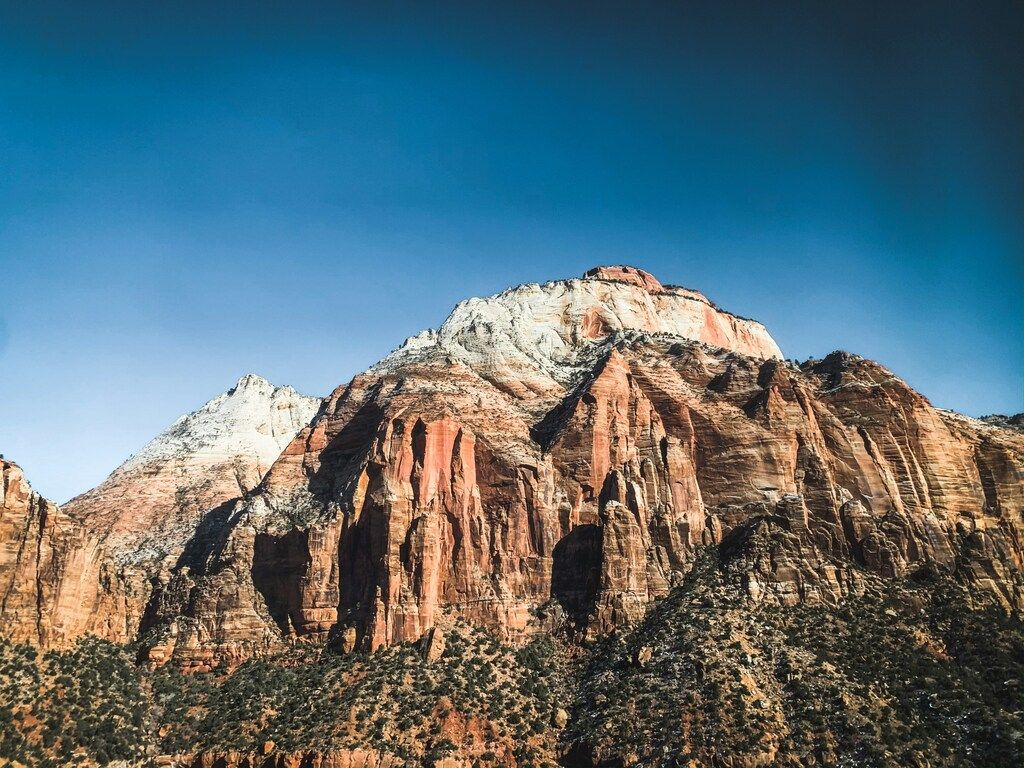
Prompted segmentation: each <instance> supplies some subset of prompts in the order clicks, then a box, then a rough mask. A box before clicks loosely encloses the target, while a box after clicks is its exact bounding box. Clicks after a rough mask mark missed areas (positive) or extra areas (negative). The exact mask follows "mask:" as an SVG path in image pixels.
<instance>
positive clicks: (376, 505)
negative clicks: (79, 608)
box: [114, 267, 1024, 668]
mask: <svg viewBox="0 0 1024 768" xmlns="http://www.w3.org/2000/svg"><path fill="white" fill-rule="evenodd" d="M780 358H781V353H780V352H779V351H778V347H777V346H776V345H775V343H774V341H772V340H771V337H770V336H769V335H768V334H767V331H765V330H764V328H763V327H762V326H760V325H759V324H757V323H754V322H753V321H746V320H741V319H739V318H735V317H733V316H731V315H727V314H726V313H724V312H721V311H720V310H717V309H716V308H715V307H714V306H713V305H712V304H711V303H710V302H709V301H708V300H707V299H706V298H704V297H703V296H701V295H700V294H698V293H696V292H693V291H688V290H687V289H682V288H673V287H664V286H661V284H660V283H658V281H657V280H655V279H654V278H653V277H652V276H650V275H648V274H647V273H644V272H642V271H640V270H635V269H632V268H625V267H614V268H599V269H598V270H594V271H592V272H591V273H588V277H586V278H585V279H582V280H570V281H562V282H557V283H548V284H545V285H543V286H538V285H529V286H521V287H520V288H516V289H511V290H510V291H506V292H504V293H502V294H499V295H498V296H495V297H491V298H488V299H473V300H470V301H467V302H463V303H462V304H460V305H459V307H457V308H456V309H455V311H454V312H453V313H452V315H451V316H450V317H449V319H448V320H447V321H446V322H445V324H444V325H442V327H441V328H440V329H439V330H437V331H428V332H425V333H423V334H420V335H419V336H417V337H413V338H412V339H410V340H409V341H407V342H406V344H405V345H404V346H403V347H402V348H400V349H399V350H397V351H396V352H394V353H392V354H391V355H389V356H388V357H387V358H385V359H384V360H383V361H381V362H380V363H378V364H377V365H375V366H373V367H372V368H371V369H370V370H368V371H367V372H365V373H363V374H361V375H359V376H357V377H355V378H354V379H353V380H352V381H351V382H349V383H348V384H347V385H345V386H343V387H339V388H338V389H337V390H336V391H335V392H334V393H333V394H332V395H331V396H330V397H329V398H328V399H327V400H326V401H325V402H324V404H323V406H322V408H321V409H320V411H319V413H318V414H317V415H316V417H315V418H313V419H312V420H311V421H310V423H309V424H308V425H307V426H305V427H304V428H303V429H302V430H301V431H299V433H298V434H297V435H296V436H295V438H294V439H293V440H291V442H290V443H288V444H287V446H286V447H285V448H284V450H283V452H282V453H281V455H280V456H279V458H277V460H276V461H275V462H274V463H273V465H272V466H271V467H270V470H269V472H267V474H266V476H265V477H264V478H263V480H262V483H260V485H259V486H258V487H257V488H256V489H255V490H254V491H251V492H248V493H244V494H241V498H239V499H237V500H228V499H219V500H216V503H217V506H215V507H214V508H213V509H212V511H210V512H207V513H206V514H205V515H202V514H200V515H198V516H197V517H196V518H193V519H192V522H190V524H189V525H190V526H191V528H190V529H189V530H191V531H193V533H191V534H190V537H186V538H185V539H183V540H182V543H181V548H180V555H178V556H177V557H176V558H175V560H174V561H173V562H172V563H169V564H167V565H166V566H165V567H164V568H163V569H161V570H160V571H159V573H158V576H156V577H154V579H153V583H154V584H155V587H154V591H153V593H152V597H151V598H150V599H149V602H148V606H147V608H146V611H145V615H144V617H142V619H141V632H142V633H143V635H144V636H145V638H146V641H147V644H148V646H149V647H150V659H151V660H152V661H153V662H155V663H159V662H162V661H164V660H166V659H167V658H170V657H174V658H175V659H176V660H177V661H178V662H180V663H182V664H183V665H185V666H188V667H193V668H206V667H208V666H210V665H211V664H213V663H214V662H215V661H216V660H219V659H226V660H229V661H230V660H235V659H240V658H244V657H246V656H249V655H252V654H255V653H261V652H264V651H267V650H271V649H274V648H277V647H280V646H282V645H284V644H286V643H287V642H290V641H291V640H292V639H294V638H309V639H317V640H331V641H332V642H334V643H336V644H337V645H339V646H340V647H342V648H345V649H354V648H361V649H375V648H379V647H381V646H383V645H389V644H393V643H398V642H403V641H409V640H415V639H417V638H419V637H421V636H422V635H423V634H424V633H425V632H427V631H428V630H429V629H430V628H431V627H432V626H434V625H435V624H436V623H437V622H438V621H439V620H441V619H442V618H443V617H445V616H446V615H448V614H456V615H458V616H461V617H463V618H465V619H467V620H469V621H471V622H474V623H477V624H481V625H484V626H486V627H488V628H490V629H492V630H494V631H496V632H497V633H498V634H499V635H501V636H502V637H504V638H506V639H511V640H518V639H521V638H523V637H525V636H527V635H529V634H531V633H533V632H536V631H538V630H541V629H544V628H548V627H550V626H552V624H557V623H559V622H562V621H565V622H567V625H568V626H569V627H571V628H572V630H573V631H575V632H577V633H579V634H580V635H585V636H595V635H598V634H600V633H603V632H606V631H607V630H609V629H610V628H612V627H614V626H616V625H619V624H622V623H625V622H632V621H635V620H637V619H638V618H640V617H641V616H642V615H643V614H644V612H645V611H646V609H647V607H648V606H649V605H650V603H651V601H653V600H654V599H655V598H658V597H660V596H663V595H665V594H667V593H668V591H669V590H670V589H671V588H672V586H673V585H675V584H677V583H678V582H679V581H680V580H681V579H682V577H683V576H684V575H685V573H686V572H687V571H688V569H689V568H690V566H691V564H692V562H693V560H694V557H695V554H696V552H697V550H698V549H699V548H700V547H701V546H703V545H706V544H712V543H720V544H721V545H722V546H723V547H724V548H726V549H727V550H729V551H735V552H737V553H742V554H741V555H737V556H736V557H735V558H733V560H732V561H731V562H732V563H733V565H732V574H733V577H734V578H735V579H737V580H739V582H740V583H741V585H742V587H743V588H744V589H745V591H746V592H747V593H748V594H749V595H750V596H751V597H752V598H754V599H757V600H776V601H780V602H784V603H794V602H798V601H803V600H819V601H832V600H835V599H837V598H839V597H840V596H842V595H844V594H848V593H850V592H856V591H858V590H859V589H860V586H861V582H862V580H863V577H862V576H861V574H863V573H864V572H865V571H869V572H873V573H877V574H880V575H883V576H886V577H892V578H896V577H901V576H904V575H906V574H908V573H910V572H912V571H914V570H916V569H918V568H920V567H922V566H924V565H926V564H927V565H928V566H929V567H933V568H936V569H939V570H942V571H946V572H949V573H953V574H955V575H957V576H958V577H959V578H961V579H962V580H963V581H964V582H965V583H967V584H969V585H970V586H971V588H972V589H976V590H984V591H986V592H988V593H993V594H995V595H996V596H997V597H998V598H999V599H1000V600H1001V601H1002V602H1003V603H1004V604H1006V605H1008V606H1016V607H1024V591H1022V590H1024V580H1022V576H1021V572H1022V563H1024V549H1022V547H1024V529H1022V528H1024V520H1022V511H1024V434H1022V433H1021V432H1020V431H1019V430H1014V429H1006V428H1002V427H998V426H992V425H988V424H985V423H982V422H979V421H975V420H972V419H967V418H965V417H961V416H958V415H956V414H950V413H945V412H940V411H938V410H936V409H935V408H933V407H932V406H931V405H930V404H929V403H928V402H927V401H926V400H925V399H924V398H923V397H921V396H920V395H918V394H917V393H915V392H914V391H913V390H911V389H910V388H909V387H907V386H906V385H905V384H904V383H903V382H902V381H900V380H899V379H897V378H896V377H894V376H893V375H892V374H891V373H890V372H888V371H886V370H885V369H884V368H882V367H881V366H879V365H877V364H875V363H872V362H870V361H866V360H863V359H861V358H858V357H855V356H851V355H847V354H844V353H834V354H832V355H830V356H829V357H827V358H825V359H824V360H821V361H810V362H808V363H805V364H803V365H800V366H797V365H794V364H791V363H787V362H784V361H782V360H781V359H780ZM242 490H245V491H248V490H249V489H248V488H245V489H242ZM236 495H238V494H236ZM115 506H116V505H115ZM209 507H213V500H211V502H210V503H209V505H208V508H209ZM114 514H115V516H116V515H117V514H120V513H118V512H116V510H115V511H114ZM765 531H771V534H772V535H771V536H768V535H764V532H765ZM130 539H131V536H128V540H130ZM730 548H731V549H730ZM129 624H130V622H129Z"/></svg>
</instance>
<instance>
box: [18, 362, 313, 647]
mask: <svg viewBox="0 0 1024 768" xmlns="http://www.w3.org/2000/svg"><path fill="white" fill-rule="evenodd" d="M319 406H320V400H319V399H318V398H314V397H306V396H304V395H300V394H298V393H296V392H295V390H293V389H292V388H291V387H275V386H273V385H272V384H270V383H269V382H268V381H266V380H265V379H263V378H261V377H259V376H255V375H252V374H250V375H247V376H244V377H242V378H241V379H240V380H239V381H238V383H237V384H236V385H235V386H234V387H233V388H232V389H230V390H228V391H227V392H225V393H224V394H222V395H219V396H218V397H216V398H214V399H213V400H211V401H210V402H208V403H207V404H206V405H204V406H203V407H202V408H200V409H199V410H198V411H195V412H194V413H191V414H188V415H186V416H183V417H181V418H180V419H178V420H177V421H176V422H175V423H174V424H173V425H171V427H169V428H168V429H167V430H166V431H164V432H163V433H161V434H160V435H159V436H157V437H156V438H154V439H153V440H152V441H151V442H149V443H148V444H147V445H146V446H145V447H144V448H142V450H141V451H139V453H138V454H136V455H135V456H133V457H131V458H130V459H128V461H126V462H125V463H124V464H122V465H121V466H120V467H118V468H117V469H116V470H114V472H112V473H111V474H110V476H109V477H108V478H107V479H106V480H104V481H103V482H102V483H101V484H100V485H99V486H97V487H96V488H94V489H92V490H91V491H88V492H86V493H84V494H82V495H80V496H77V497H76V498H74V499H72V500H71V501H69V502H68V503H67V504H65V505H63V507H60V508H58V507H57V505H55V504H53V503H52V502H49V501H47V500H45V499H42V498H41V497H39V496H38V495H36V494H34V493H32V492H31V491H29V490H27V488H28V486H27V483H26V482H25V480H24V478H23V477H22V474H21V471H20V469H19V468H17V467H16V465H13V464H10V465H9V466H10V469H9V470H8V469H5V486H4V487H5V489H7V488H8V486H9V487H10V488H11V489H12V490H11V491H10V492H9V493H8V494H7V496H5V500H6V501H5V504H8V503H9V504H10V506H9V507H8V506H5V508H4V515H3V516H0V525H3V529H2V530H3V534H2V539H0V541H2V543H3V547H4V549H3V553H4V554H3V556H2V558H0V616H2V618H3V620H4V622H5V623H6V628H5V634H6V635H7V636H8V637H11V638H14V639H17V640H27V641H31V642H36V643H39V644H40V645H42V646H44V647H62V646H66V645H68V644H70V643H72V642H74V641H75V640H76V639H77V638H78V637H80V636H82V635H83V634H85V633H92V634H96V635H99V636H101V637H105V638H108V639H111V640H116V641H121V642H124V641H128V640H131V639H132V638H134V637H135V636H136V635H137V633H138V628H139V624H140V622H141V620H142V616H143V613H144V611H145V608H146V605H147V603H148V600H149V598H150V592H151V589H152V585H153V583H154V582H155V581H158V580H159V577H160V574H161V573H162V572H164V571H165V570H166V569H169V568H171V567H173V565H174V564H175V562H176V561H177V558H178V557H179V556H180V554H181V552H182V549H183V547H184V545H185V544H186V542H187V541H188V539H189V538H191V536H192V535H193V534H194V533H195V529H196V526H197V525H198V524H199V523H200V521H201V520H202V518H203V517H204V515H206V514H208V513H210V512H211V510H215V509H217V508H218V507H219V506H220V505H222V504H224V503H225V502H228V501H230V500H231V499H233V498H236V497H239V496H241V495H244V494H245V493H247V492H249V491H251V490H252V489H254V488H255V487H256V486H257V485H258V484H259V482H260V480H261V479H262V477H263V475H264V474H265V472H266V470H267V468H268V467H269V466H270V464H271V463H272V462H273V461H274V459H276V458H277V456H278V454H279V453H280V452H281V448H282V447H283V446H285V445H287V444H288V442H290V440H291V439H292V438H293V437H294V436H295V434H296V432H297V431H298V430H299V429H300V428H301V427H302V426H304V425H305V424H306V423H307V422H308V421H309V420H310V419H311V418H312V416H313V414H315V413H316V410H317V409H318V408H319ZM5 466H6V465H5ZM8 475H9V476H10V479H9V480H8ZM19 489H20V490H19ZM8 497H9V498H8ZM30 553H31V557H30V556H29V554H30ZM16 605H17V606H20V608H18V609H15V608H14V606H16Z"/></svg>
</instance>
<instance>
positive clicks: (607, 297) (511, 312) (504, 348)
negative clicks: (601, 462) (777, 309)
mask: <svg viewBox="0 0 1024 768" xmlns="http://www.w3.org/2000/svg"><path fill="white" fill-rule="evenodd" d="M626 332H640V333H646V334H651V335H668V336H678V337H680V338H682V339H688V340H692V341H699V342H702V343H704V344H708V345H711V346H715V347H720V348H723V349H726V350H728V351H731V352H737V353H739V354H743V355H748V356H750V357H755V358H758V359H772V358H779V359H781V358H782V356H783V355H782V352H781V350H780V349H779V346H778V344H776V343H775V340H774V339H772V337H771V335H770V334H769V333H768V331H767V330H766V329H765V328H764V326H763V325H761V324H760V323H758V322H756V321H754V320H748V319H745V318H742V317H738V316H736V315H732V314H729V313H728V312H725V311H723V310H721V309H719V308H717V307H716V306H715V305H714V304H712V303H711V302H710V301H709V300H708V299H707V298H706V297H705V296H704V295H703V294H701V293H699V292H697V291H692V290H689V289H687V288H681V287H678V286H665V285H663V284H662V283H661V282H660V281H659V280H658V279H657V278H655V277H654V276H653V275H651V274H650V273H648V272H645V271H644V270H641V269H637V268H636V267H630V266H608V267H596V268H594V269H591V270H589V271H588V272H587V273H586V274H585V275H584V276H583V277H582V278H575V279H569V280H558V281H553V282H548V283H544V284H537V283H526V284H524V285H520V286H517V287H515V288H510V289H508V290H506V291H503V292H501V293H498V294H495V295H493V296H488V297H486V298H474V299H468V300H466V301H463V302H461V303H460V304H459V305H458V306H456V307H455V309H454V310H453V311H452V313H451V315H449V316H448V319H447V320H445V322H444V323H443V324H442V325H441V327H440V328H438V329H437V330H428V331H424V332H422V333H420V334H418V335H417V336H413V337H411V338H409V339H407V340H406V342H405V344H403V345H402V347H400V348H399V349H398V350H396V351H395V352H393V353H392V354H391V355H389V356H388V357H386V358H385V359H384V360H382V361H381V362H380V363H378V365H377V366H375V369H376V370H394V369H397V368H399V367H401V366H404V365H407V364H409V363H411V362H415V361H430V360H435V361H442V362H445V363H450V362H459V363H462V364H464V365H467V366H469V367H470V368H471V369H473V370H474V371H476V372H477V373H478V374H480V375H482V376H483V377H484V378H487V379H488V380H491V381H492V382H495V383H497V384H499V385H500V386H501V387H502V388H503V389H506V390H508V391H511V392H513V393H515V394H517V395H520V396H524V397H525V396H529V395H530V393H537V392H542V393H550V392H551V391H552V390H554V389H559V388H564V387H565V386H568V385H571V384H572V383H573V382H574V381H575V380H576V378H577V377H578V374H579V371H580V369H581V367H583V368H585V367H587V366H588V365H589V364H590V363H591V362H592V360H593V357H594V351H595V347H599V346H600V345H602V344H606V343H607V342H609V341H610V340H612V339H613V338H614V337H615V336H616V335H618V334H622V333H626Z"/></svg>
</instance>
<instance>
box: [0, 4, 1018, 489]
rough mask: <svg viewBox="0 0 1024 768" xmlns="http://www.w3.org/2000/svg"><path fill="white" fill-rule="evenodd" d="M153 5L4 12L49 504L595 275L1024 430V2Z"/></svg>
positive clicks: (27, 361) (2, 279)
mask: <svg viewBox="0 0 1024 768" xmlns="http://www.w3.org/2000/svg"><path fill="white" fill-rule="evenodd" d="M145 5H147V4H145V3H132V4H127V3H126V4H114V3H104V2H94V3H82V2H78V3H64V4H56V3H49V2H37V1H33V2H31V3H21V2H19V3H17V4H15V3H11V2H7V0H2V1H0V451H2V452H3V453H5V454H6V456H7V457H8V458H12V459H14V460H16V461H18V462H19V463H21V464H22V466H23V467H24V468H25V470H26V473H27V475H28V477H29V479H30V480H31V482H32V483H33V484H34V486H35V487H36V488H37V490H39V491H40V492H42V493H43V494H45V495H47V496H50V497H52V498H54V499H56V500H58V501H64V500H66V499H67V498H69V497H70V496H72V495H74V494H75V493H77V492H80V491H83V490H85V489H87V488H88V487H90V486H92V485H94V484H95V483H97V482H98V481H99V480H101V479H102V478H103V477H104V476H105V475H106V474H107V473H108V472H109V471H110V470H111V469H112V468H113V467H114V466H116V465H117V464H118V463H120V462H121V461H122V460H123V459H125V458H126V457H127V456H128V455H129V454H131V453H132V452H133V451H135V450H137V449H138V448H139V447H141V446H142V445H143V444H144V443H145V442H146V441H147V440H148V439H150V438H151V437H152V436H154V435H155V434H156V433H157V432H159V431H160V430H161V429H163V428H164V427H165V426H167V424H169V423H170V422H171V421H172V420H173V419H174V418H176V417H177V416H178V415H179V414H181V413H183V412H186V411H189V410H192V409H194V408H196V407H198V406H199V405H201V404H202V403H203V402H204V401H206V400H207V399H209V398H210V397H213V396H214V395H216V394H217V393H219V392H221V391H223V390H225V389H227V388H228V387H230V386H231V385H232V384H233V382H234V381H235V380H236V379H238V377H239V376H241V375H242V374H244V373H246V372H248V371H255V372H258V373H261V374H263V375H264V376H266V377H267V378H269V379H271V380H272V381H274V382H275V383H290V384H292V385H294V386H296V387H297V388H298V389H300V390H301V391H304V392H308V393H315V394H325V393H327V392H328V391H330V390H331V389H332V388H334V387H335V386H337V385H338V384H340V383H343V382H345V381H346V380H347V379H348V378H349V377H350V376H352V375H353V374H354V373H356V372H358V371H359V370H361V369H363V368H365V367H366V366H367V365H369V364H370V363H372V362H374V361H375V360H376V359H378V358H379V357H381V356H382V355H384V354H385V353H386V352H388V351H389V350H390V349H391V348H392V347H394V346H395V345H397V344H398V343H400V342H401V341H402V339H403V338H404V337H406V336H408V335H411V334H413V333H415V332H417V331H419V330H421V329H422V328H425V327H433V326H437V325H438V324H440V323H441V322H442V321H443V320H444V318H445V317H446V315H447V314H448V311H449V310H450V309H451V307H452V306H453V305H454V304H455V303H456V302H457V301H459V300H460V299H462V298H465V297H468V296H473V295H486V294H490V293H494V292H496V291H498V290H501V289H502V288H504V287H507V286H509V285H513V284H517V283H521V282H533V281H536V282H543V281H545V280H547V279H554V278H561V277H570V276H576V275H579V274H580V273H582V272H583V271H584V270H585V269H587V268H589V267H591V266H594V265H597V264H602V263H629V264H634V265H636V266H640V267H643V268H645V269H648V270H650V271H651V272H653V273H654V274H656V275H657V276H658V277H659V278H661V279H662V280H663V281H665V282H672V283H681V284H684V285H688V286H692V287H695V288H698V289H700V290H702V291H704V292H705V293H707V294H708V295H709V296H710V297H711V298H712V299H713V300H715V301H717V302H718V303H719V304H720V305H721V306H723V307H724V308H726V309H729V310H731V311H733V312H736V313H738V314H742V315H746V316H750V317H755V318H757V319H759V320H761V321H762V322H764V323H765V325H767V327H768V328H769V330H770V331H771V332H772V334H773V335H774V336H775V338H776V339H777V340H778V342H779V344H780V345H781V346H782V349H783V351H784V352H785V353H786V354H787V356H789V357H792V358H798V359H804V358H807V357H811V356H815V357H820V356H822V355H824V354H827V353H828V352H829V351H831V350H833V349H839V348H841V349H847V350H850V351H853V352H857V353H859V354H862V355H865V356H868V357H871V358H874V359H877V360H879V361H880V362H882V363H883V364H885V365H887V366H889V367H890V368H891V369H892V370H893V371H895V372H896V373H897V374H898V375H899V376H901V377H903V378H904V379H906V380H907V381H908V382H909V383H910V384H912V385H913V386H914V387H916V388H918V389H919V390H920V391H922V392H923V393H924V394H925V395H926V396H928V397H929V398H930V399H931V401H932V402H933V403H935V404H936V405H938V406H941V407H946V408H954V409H957V410H960V411H963V412H965V413H968V414H971V415H980V414H985V413H992V412H1015V411H1021V410H1024V299H1022V294H1024V181H1022V180H1024V146H1022V145H1024V142H1022V138H1021V136H1022V130H1024V129H1022V125H1024V64H1022V57H1021V55H1020V41H1021V40H1022V39H1024V21H1022V15H1024V11H1022V9H1024V5H1022V4H1021V3H1019V2H1017V3H1005V4H985V3H980V4H979V3H976V2H975V3H963V4H961V5H956V4H945V3H928V4H922V5H920V6H917V7H914V6H912V5H908V4H905V3H898V4H890V3H878V4H873V3H865V2H856V3H807V4H794V5H789V6H787V8H786V9H785V10H780V9H778V8H775V6H777V5H778V4H775V3H758V4H750V5H730V6H729V8H725V6H726V5H728V4H723V3H709V4H699V3H698V4H687V8H686V10H680V9H679V8H678V7H677V8H675V9H674V10H668V9H669V8H670V6H669V5H654V4H650V5H645V4H637V3H628V4H626V3H623V4H620V5H619V6H613V5H602V4H593V3H585V4H584V3H580V4H577V5H573V4H557V3H556V4H552V3H545V4H544V5H539V4H538V5H531V4H522V3H516V4H514V6H513V5H512V4H510V5H509V6H507V7H506V9H504V10H501V9H499V8H498V6H497V4H482V3H480V4H446V3H427V4H409V5H401V4H373V8H374V9H375V10H374V11H372V12H371V11H367V10H365V9H364V10H339V9H338V8H337V7H336V5H337V4H335V3H332V4H327V3H324V4H319V5H317V4H308V3H303V2H299V1H298V0H296V1H293V2H288V3H279V4H267V3H264V4H259V5H255V4H252V3H231V4H222V3H219V2H215V1H213V0H211V1H210V2H204V3H202V4H198V5H195V6H193V5H192V4H190V3H175V4H173V6H174V7H173V8H172V9H170V8H165V9H163V10H159V9H157V8H144V7H142V6H145ZM162 5H165V6H170V5H172V4H169V3H165V4H162ZM426 5H429V6H430V8H429V9H428V8H426V7H425V6H426ZM485 5H487V6H489V8H488V9H487V10H484V6H485ZM672 5H675V6H678V5H682V4H679V3H674V4H672ZM893 5H897V6H899V7H891V6H893ZM627 6H628V10H627ZM768 6H773V8H774V9H773V10H769V9H768ZM822 6H828V7H827V8H822ZM366 7H370V6H369V4H368V5H367V6H366ZM616 7H618V8H619V10H615V8H616Z"/></svg>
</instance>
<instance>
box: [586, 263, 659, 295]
mask: <svg viewBox="0 0 1024 768" xmlns="http://www.w3.org/2000/svg"><path fill="white" fill-rule="evenodd" d="M583 279H584V280H615V281H618V282H620V283H630V284H631V285H638V286H640V287H641V288H643V289H644V290H645V291H647V292H649V293H661V292H662V291H664V290H665V288H664V286H663V285H662V284H661V283H660V282H659V281H658V278H656V277H655V276H654V275H652V274H651V273H650V272H647V271H645V270H642V269H638V268H637V267H629V266H626V265H624V264H616V265H613V266H607V267H594V268H593V269H588V270H587V271H586V272H584V273H583Z"/></svg>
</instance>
